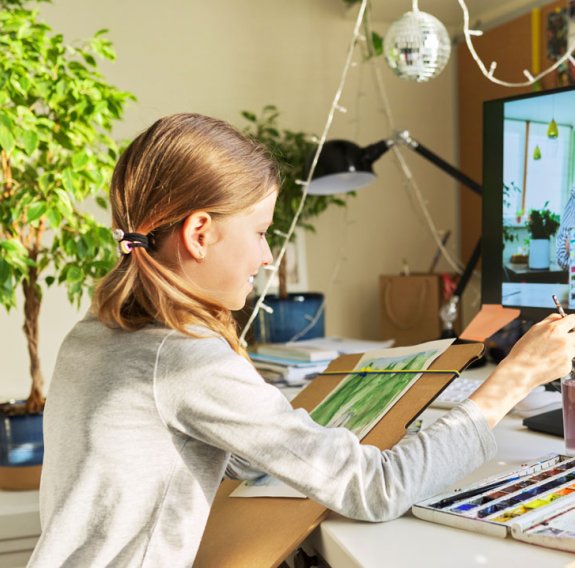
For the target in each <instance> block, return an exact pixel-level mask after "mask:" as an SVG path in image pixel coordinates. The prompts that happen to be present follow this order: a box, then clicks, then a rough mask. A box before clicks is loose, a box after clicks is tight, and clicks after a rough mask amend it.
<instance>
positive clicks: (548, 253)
mask: <svg viewBox="0 0 575 568" xmlns="http://www.w3.org/2000/svg"><path fill="white" fill-rule="evenodd" d="M483 121H484V122H483V191H484V194H483V235H482V242H481V251H482V301H483V303H485V304H502V305H504V306H509V307H517V308H520V309H521V317H522V318H523V319H525V320H530V321H536V320H539V319H541V318H542V317H545V316H546V315H547V314H549V313H550V312H551V311H554V310H555V306H554V304H553V300H552V297H551V296H552V295H553V294H556V295H557V297H558V298H559V300H560V302H561V303H562V304H563V306H564V308H565V311H574V312H575V183H574V182H575V88H574V87H568V88H564V89H557V90H553V91H539V92H533V93H530V94H527V95H521V96H514V97H508V98H504V99H498V100H493V101H488V102H486V103H485V104H484V113H483ZM572 192H573V193H572ZM571 228H573V231H571ZM570 241H571V246H570Z"/></svg>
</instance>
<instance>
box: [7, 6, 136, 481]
mask: <svg viewBox="0 0 575 568" xmlns="http://www.w3.org/2000/svg"><path fill="white" fill-rule="evenodd" d="M28 3H29V2H26V1H25V0H22V1H18V0H0V26H1V29H2V34H1V36H0V44H1V46H2V68H1V71H0V157H1V176H2V177H1V188H0V191H1V193H2V198H1V199H0V304H1V305H2V306H4V307H5V308H6V309H7V310H8V311H9V310H11V309H15V308H16V307H17V302H16V291H17V289H20V290H21V291H22V296H23V305H22V310H23V312H22V315H23V320H24V334H25V337H26V341H27V344H28V353H29V357H30V375H31V382H32V384H31V389H30V395H29V397H28V399H27V400H26V401H20V402H17V403H14V404H8V403H7V404H3V405H2V406H1V407H0V412H1V414H2V420H1V421H0V441H1V442H2V444H0V487H3V488H7V487H8V486H10V484H11V481H10V480H12V479H14V478H19V479H25V477H26V474H25V473H23V472H22V471H18V472H15V471H14V470H13V466H15V465H21V466H30V467H33V468H34V469H33V471H32V472H31V473H30V475H31V479H32V483H33V484H34V483H37V476H38V473H39V471H38V469H39V468H37V467H36V466H38V464H40V463H41V460H42V456H43V445H42V437H41V413H42V410H43V406H44V391H43V377H42V370H41V364H40V358H39V351H38V344H39V334H38V318H39V314H40V307H41V303H42V290H43V288H46V287H49V286H51V285H53V284H61V285H64V286H66V288H67V292H68V298H69V300H70V302H72V303H74V304H76V305H78V304H79V302H80V299H81V298H82V294H83V293H84V291H86V289H87V288H89V287H90V285H91V284H92V281H93V279H95V278H98V277H100V276H102V275H103V274H105V272H106V271H107V270H108V269H109V268H110V266H111V265H112V264H113V263H114V261H115V258H116V252H115V243H114V241H113V239H112V237H111V234H110V231H109V229H107V228H106V227H104V226H102V225H100V224H98V223H97V222H96V220H95V219H94V218H93V217H92V216H91V215H89V214H87V213H86V212H85V211H84V210H83V209H82V202H83V201H84V200H85V199H86V198H93V199H94V200H95V202H96V203H97V204H98V205H99V206H101V207H104V208H105V207H106V203H107V200H106V193H105V188H106V186H107V181H108V178H109V175H110V174H111V171H112V169H113V166H114V163H115V161H116V159H117V155H118V147H117V145H116V143H115V142H114V140H113V139H112V138H111V136H110V132H111V130H112V126H113V124H114V122H115V121H116V120H118V119H120V118H121V116H122V113H123V108H124V105H125V103H126V102H127V101H128V100H129V99H133V98H134V97H133V95H131V94H129V93H127V92H123V91H120V90H118V89H116V88H115V87H113V86H111V85H109V84H108V83H107V82H106V81H105V80H104V78H103V77H102V75H101V74H100V73H99V71H98V64H97V62H96V56H100V57H104V58H106V59H114V57H115V54H114V51H113V49H112V46H111V43H110V41H109V40H108V39H106V37H105V30H101V31H99V32H97V33H96V34H95V36H94V37H93V38H91V39H90V40H88V41H87V42H86V43H85V44H84V45H83V46H79V47H72V46H70V45H67V44H65V43H64V38H63V37H62V35H60V34H55V33H54V32H53V31H52V29H51V28H50V27H49V26H48V25H46V24H45V23H43V22H41V21H40V20H39V17H38V12H37V11H36V10H33V9H30V8H28V7H26V6H25V5H26V4H28ZM7 426H8V427H7ZM27 432H28V433H31V434H32V435H34V436H35V439H34V440H33V441H31V442H30V441H28V442H26V443H24V438H23V436H25V435H26V433H27ZM2 474H5V475H6V476H7V477H6V478H4V481H3V478H2Z"/></svg>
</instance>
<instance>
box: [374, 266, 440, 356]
mask: <svg viewBox="0 0 575 568" xmlns="http://www.w3.org/2000/svg"><path fill="white" fill-rule="evenodd" d="M379 279H380V296H381V299H380V304H381V332H382V337H383V338H385V339H395V344H394V345H397V346H400V345H414V344H416V343H423V342H425V341H430V340H432V339H438V338H439V337H440V336H441V320H440V318H439V310H440V308H441V306H442V305H443V303H444V302H445V301H446V300H444V298H443V293H442V282H441V276H440V275H439V274H414V275H410V276H399V275H397V276H386V275H382V276H380V277H379Z"/></svg>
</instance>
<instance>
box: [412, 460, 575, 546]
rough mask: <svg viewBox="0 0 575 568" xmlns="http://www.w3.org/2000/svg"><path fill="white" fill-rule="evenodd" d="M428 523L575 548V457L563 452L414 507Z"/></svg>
mask: <svg viewBox="0 0 575 568" xmlns="http://www.w3.org/2000/svg"><path fill="white" fill-rule="evenodd" d="M412 512H413V514H414V515H415V516H416V517H418V518H420V519H424V520H427V521H432V522H435V523H440V524H444V525H448V526H451V527H457V528H462V529H467V530H471V531H474V532H481V533H484V534H489V535H492V536H499V537H507V536H511V537H512V538H516V539H518V540H522V541H525V542H530V543H533V544H539V545H541V546H547V547H549V548H556V549H560V550H567V551H574V552H575V457H574V456H566V455H561V454H554V455H552V456H547V457H545V458H542V459H541V460H539V461H537V462H534V463H531V464H529V465H526V466H524V467H522V468H521V469H518V470H515V471H512V472H509V473H507V474H505V475H497V476H494V477H490V478H487V479H485V480H483V481H482V482H481V483H478V484H475V485H472V486H469V487H463V488H461V489H457V490H455V491H451V492H449V493H444V494H441V495H436V496H435V497H432V498H430V499H426V500H425V501H422V502H421V503H417V504H416V505H414V506H413V507H412Z"/></svg>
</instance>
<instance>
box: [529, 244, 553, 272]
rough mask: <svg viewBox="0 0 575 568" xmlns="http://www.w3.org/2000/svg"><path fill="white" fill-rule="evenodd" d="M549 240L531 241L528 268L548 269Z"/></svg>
mask: <svg viewBox="0 0 575 568" xmlns="http://www.w3.org/2000/svg"><path fill="white" fill-rule="evenodd" d="M549 260H550V254H549V239H531V241H530V242H529V268H531V269H533V270H547V269H549Z"/></svg>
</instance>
